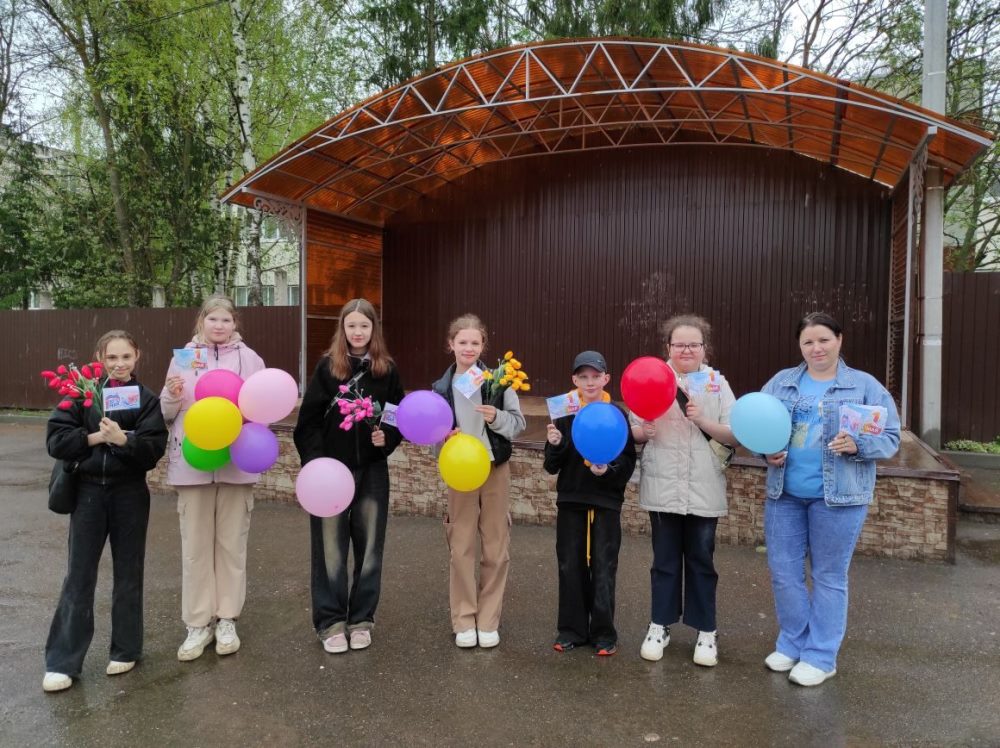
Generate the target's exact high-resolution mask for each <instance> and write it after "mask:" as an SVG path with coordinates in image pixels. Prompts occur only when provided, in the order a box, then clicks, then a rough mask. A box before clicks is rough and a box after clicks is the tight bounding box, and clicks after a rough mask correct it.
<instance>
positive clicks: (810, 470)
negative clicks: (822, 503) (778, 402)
mask: <svg viewBox="0 0 1000 748" xmlns="http://www.w3.org/2000/svg"><path fill="white" fill-rule="evenodd" d="M831 384H833V380H828V381H824V382H817V381H816V380H815V379H813V378H812V377H811V376H809V374H808V373H807V372H802V378H801V379H800V380H799V401H798V402H797V403H796V404H795V408H794V409H793V410H792V438H791V441H789V443H788V458H787V459H786V461H785V485H784V490H785V493H787V494H791V495H792V496H797V497H799V498H800V499H821V498H823V448H824V444H823V395H825V394H826V391H827V390H828V389H830V385H831Z"/></svg>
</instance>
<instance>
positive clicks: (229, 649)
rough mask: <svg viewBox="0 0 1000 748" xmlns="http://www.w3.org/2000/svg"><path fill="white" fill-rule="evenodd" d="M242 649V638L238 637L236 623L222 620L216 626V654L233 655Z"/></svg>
mask: <svg viewBox="0 0 1000 748" xmlns="http://www.w3.org/2000/svg"><path fill="white" fill-rule="evenodd" d="M239 648H240V637H238V636H237V635H236V621H234V620H233V619H232V618H220V619H219V622H218V623H217V624H215V653H216V654H220V655H231V654H232V653H233V652H236V651H238V650H239Z"/></svg>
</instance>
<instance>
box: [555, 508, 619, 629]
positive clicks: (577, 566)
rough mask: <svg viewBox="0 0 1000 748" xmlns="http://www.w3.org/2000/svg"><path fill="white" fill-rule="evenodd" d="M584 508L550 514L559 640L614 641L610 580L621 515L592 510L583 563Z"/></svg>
mask: <svg viewBox="0 0 1000 748" xmlns="http://www.w3.org/2000/svg"><path fill="white" fill-rule="evenodd" d="M587 512H588V509H587V507H568V506H562V505H561V506H559V508H558V512H557V514H556V559H557V560H558V562H559V622H558V624H559V638H560V639H564V640H566V641H570V642H573V643H574V644H586V643H587V642H593V643H594V644H595V645H596V644H616V643H617V642H618V632H617V631H616V630H615V578H616V576H617V575H618V551H619V549H620V548H621V544H622V525H621V514H620V513H619V512H617V511H615V510H613V509H597V508H595V509H594V510H593V512H594V522H593V524H592V525H591V526H590V565H589V566H588V565H587V523H588V517H587Z"/></svg>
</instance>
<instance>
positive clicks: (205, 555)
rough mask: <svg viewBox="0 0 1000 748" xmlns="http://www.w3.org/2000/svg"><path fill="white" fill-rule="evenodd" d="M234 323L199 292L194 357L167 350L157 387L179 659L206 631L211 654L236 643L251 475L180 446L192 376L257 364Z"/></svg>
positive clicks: (199, 647)
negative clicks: (199, 463)
mask: <svg viewBox="0 0 1000 748" xmlns="http://www.w3.org/2000/svg"><path fill="white" fill-rule="evenodd" d="M236 326H237V317H236V309H235V307H234V306H233V302H232V301H230V300H229V299H227V298H226V297H224V296H211V297H209V298H208V299H206V300H205V303H204V304H202V307H201V311H200V312H199V314H198V320H197V323H196V324H195V330H194V338H193V339H192V340H191V342H190V343H188V344H187V345H186V346H185V348H188V349H196V351H197V353H196V357H195V358H194V361H193V362H192V363H190V364H187V365H183V366H182V365H180V364H179V363H178V361H177V357H174V359H172V360H171V362H170V368H169V370H168V371H167V381H166V384H165V385H164V387H163V392H161V393H160V406H161V408H162V409H163V417H164V419H165V420H166V421H167V423H168V424H170V441H169V444H168V458H169V463H168V465H167V482H168V483H170V485H172V486H174V487H175V488H176V489H177V512H178V514H179V515H180V525H181V559H182V561H181V565H182V581H181V616H182V618H183V620H184V623H185V624H186V625H187V638H186V639H185V640H184V643H183V644H181V647H180V649H178V650H177V659H178V660H181V661H182V662H183V661H188V660H194V659H197V658H198V657H201V654H202V652H204V651H205V647H206V646H208V645H209V644H210V643H211V642H212V640H213V639H214V640H215V651H216V653H217V654H220V655H227V654H232V653H233V652H235V651H237V650H238V649H239V648H240V639H239V637H238V636H237V635H236V619H237V618H239V615H240V612H241V611H242V609H243V602H244V600H245V599H246V590H247V575H246V566H247V536H248V534H249V531H250V512H251V511H252V510H253V484H254V483H256V482H257V479H258V476H257V475H256V474H254V473H245V472H243V471H242V470H240V469H239V468H237V467H236V466H235V465H233V464H232V463H229V464H226V465H224V466H223V467H222V468H220V469H219V470H216V471H214V472H206V471H203V470H197V469H195V468H193V467H191V466H190V465H188V463H187V462H186V461H185V460H184V457H183V456H182V454H181V443H182V442H183V441H184V415H185V414H186V412H187V410H188V408H190V407H191V405H192V404H193V403H194V388H195V384H196V383H197V381H198V377H199V376H203V375H204V374H205V373H206V372H209V371H211V370H212V369H229V370H230V371H234V372H236V373H237V374H239V375H240V376H241V377H242V378H243V379H246V378H247V377H249V376H250V375H251V374H254V373H256V372H258V371H260V370H261V369H263V368H264V361H263V360H262V359H261V357H260V356H258V355H257V354H256V353H254V351H253V350H252V349H251V348H249V347H248V346H247V345H246V344H245V343H244V342H243V339H242V338H241V337H240V334H239V333H238V332H237V331H236Z"/></svg>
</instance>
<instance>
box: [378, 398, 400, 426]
mask: <svg viewBox="0 0 1000 748" xmlns="http://www.w3.org/2000/svg"><path fill="white" fill-rule="evenodd" d="M398 407H399V406H398V405H393V404H392V403H386V404H385V405H384V406H383V407H382V420H381V421H379V424H380V425H381V426H395V425H396V409H397V408H398Z"/></svg>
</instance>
